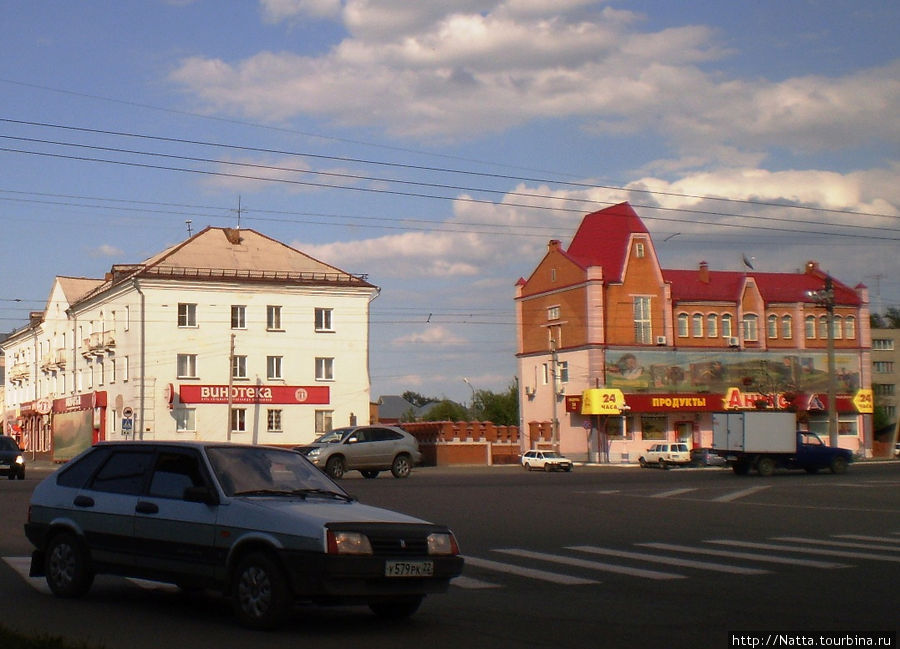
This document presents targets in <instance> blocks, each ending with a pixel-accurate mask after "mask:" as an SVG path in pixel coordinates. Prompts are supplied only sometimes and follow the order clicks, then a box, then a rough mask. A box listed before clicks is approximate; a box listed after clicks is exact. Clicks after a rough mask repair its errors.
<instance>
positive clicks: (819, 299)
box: [808, 275, 838, 446]
mask: <svg viewBox="0 0 900 649" xmlns="http://www.w3.org/2000/svg"><path fill="white" fill-rule="evenodd" d="M808 295H809V296H810V297H811V298H812V299H813V300H814V301H815V302H816V303H817V304H818V305H819V306H821V307H824V309H825V312H826V313H827V314H828V317H827V319H826V323H827V325H826V326H827V327H828V337H827V340H828V348H827V350H828V351H827V353H828V444H829V445H831V446H837V445H838V412H837V387H836V382H835V381H836V376H835V361H834V282H833V281H832V279H831V275H825V288H824V289H823V290H821V291H809V293H808Z"/></svg>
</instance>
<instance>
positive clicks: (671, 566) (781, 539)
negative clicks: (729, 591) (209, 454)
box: [3, 532, 900, 595]
mask: <svg viewBox="0 0 900 649" xmlns="http://www.w3.org/2000/svg"><path fill="white" fill-rule="evenodd" d="M489 552H490V553H491V554H490V555H489V556H490V558H488V557H480V556H468V555H467V556H466V557H465V560H466V569H465V573H464V574H463V575H462V576H460V577H458V578H456V579H454V580H453V582H452V586H453V587H454V588H459V589H465V590H479V589H490V588H509V587H514V586H513V580H516V579H524V580H531V581H534V582H541V583H550V584H555V585H558V586H595V585H598V584H602V583H603V582H602V579H603V575H604V574H606V575H616V576H618V577H626V578H634V579H647V580H655V581H667V580H679V579H689V578H691V577H696V576H700V575H703V574H704V573H719V574H723V573H724V574H731V575H745V576H757V575H766V574H771V573H773V572H775V571H777V570H778V568H779V566H781V567H783V568H784V567H786V566H791V567H801V568H814V569H820V570H835V569H842V568H843V569H846V568H852V567H854V566H855V565H858V564H859V563H860V562H870V561H876V562H884V563H888V564H891V563H900V532H894V533H891V534H887V535H882V536H872V535H864V534H834V535H831V536H829V537H827V538H810V537H801V536H774V537H770V538H768V539H765V540H761V541H750V540H743V539H727V538H712V539H704V540H702V541H700V542H698V543H696V544H694V545H685V544H680V543H665V542H658V541H652V542H650V541H647V542H638V543H634V544H632V546H631V547H630V548H628V549H623V548H620V547H606V546H601V545H567V546H564V547H562V548H560V549H559V551H557V552H542V551H537V550H533V549H528V548H515V547H500V548H492V549H491V550H490V551H489ZM3 561H4V562H5V563H6V564H7V565H8V566H9V567H10V568H12V569H13V570H14V571H15V572H16V573H18V574H19V576H20V577H21V578H22V579H23V580H24V581H25V582H26V583H28V584H29V585H30V586H31V587H32V588H34V589H35V590H37V591H39V592H41V593H44V594H47V595H49V594H50V589H49V588H48V587H47V584H46V581H45V580H44V579H43V578H42V577H38V578H35V577H29V576H28V571H29V567H30V565H31V559H30V557H3ZM650 566H652V567H650ZM785 569H786V568H785ZM566 570H569V572H566ZM126 581H127V582H128V583H130V584H132V585H134V586H135V587H139V588H142V589H149V590H163V591H177V588H176V587H175V586H173V585H171V584H163V583H158V582H153V581H147V580H142V579H130V578H129V579H127V580H126Z"/></svg>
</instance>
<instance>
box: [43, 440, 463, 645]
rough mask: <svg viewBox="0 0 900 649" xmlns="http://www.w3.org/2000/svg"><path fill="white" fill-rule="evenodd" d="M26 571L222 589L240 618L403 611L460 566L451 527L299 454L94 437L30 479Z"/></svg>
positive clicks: (59, 579) (55, 580) (76, 584)
mask: <svg viewBox="0 0 900 649" xmlns="http://www.w3.org/2000/svg"><path fill="white" fill-rule="evenodd" d="M25 534H26V536H27V537H28V540H29V541H31V543H32V544H33V545H34V547H35V550H34V552H33V553H32V557H31V576H33V577H38V576H45V577H46V579H47V585H48V586H49V587H50V590H51V591H53V593H54V594H55V595H57V596H58V597H78V596H80V595H83V594H84V593H86V592H87V591H88V589H89V588H90V587H91V584H92V582H93V580H94V575H99V574H114V575H122V576H126V577H139V578H143V579H152V580H155V581H164V582H171V583H174V584H177V585H179V586H181V587H182V588H185V589H188V590H200V589H204V588H212V589H217V590H219V591H221V592H223V593H224V594H225V595H227V596H229V597H230V598H231V601H232V604H233V608H234V612H235V615H236V616H237V618H238V619H239V620H240V621H241V622H242V623H244V624H245V625H247V626H250V627H253V628H270V627H273V626H276V625H277V624H278V623H279V622H281V621H282V620H283V619H284V618H285V617H286V616H287V615H288V614H289V613H290V612H291V609H292V606H293V604H294V602H295V601H305V602H318V603H323V604H342V603H343V604H359V603H364V604H368V606H369V608H370V609H372V611H373V612H374V613H376V614H377V615H379V616H383V617H388V618H403V617H407V616H409V615H412V614H413V613H414V612H415V611H416V609H417V608H418V606H419V604H420V603H421V601H422V599H423V598H424V597H425V595H426V594H429V593H440V592H444V591H446V590H447V587H448V586H449V582H450V580H451V579H452V578H453V577H456V576H458V575H459V574H460V573H461V572H462V568H463V559H462V557H460V556H459V547H458V545H457V543H456V539H455V537H454V536H453V533H452V532H451V531H450V530H449V529H448V528H446V527H444V526H442V525H433V524H431V523H427V522H425V521H423V520H420V519H418V518H413V517H411V516H407V515H405V514H400V513H397V512H392V511H389V510H386V509H378V508H375V507H370V506H367V505H363V504H361V503H359V502H357V501H356V500H355V499H353V498H352V497H350V496H349V495H347V493H346V492H345V491H344V490H343V489H341V488H340V487H339V486H338V485H337V484H335V483H334V482H333V481H331V480H330V479H329V478H328V476H326V475H325V474H323V473H322V472H321V471H319V470H318V469H317V468H316V467H314V466H313V465H312V464H310V463H309V462H308V461H307V460H306V458H304V457H303V456H302V455H300V454H299V453H295V452H294V451H291V450H289V449H279V448H272V447H266V446H248V445H241V444H224V443H215V442H115V443H109V442H103V443H100V444H97V445H96V446H93V447H92V448H90V449H88V450H87V451H85V452H84V453H82V454H81V455H79V456H78V457H77V458H75V459H73V460H71V461H70V462H69V463H68V464H66V465H65V466H64V467H63V468H61V469H60V470H59V471H57V472H55V473H54V474H52V475H50V476H48V477H47V478H45V479H44V480H43V481H41V482H40V484H38V486H37V487H36V488H35V490H34V492H33V494H32V496H31V503H30V507H29V508H28V520H27V522H26V524H25Z"/></svg>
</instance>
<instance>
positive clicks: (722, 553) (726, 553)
mask: <svg viewBox="0 0 900 649" xmlns="http://www.w3.org/2000/svg"><path fill="white" fill-rule="evenodd" d="M637 545H640V546H642V547H646V548H654V549H657V550H671V551H672V552H688V553H692V554H704V555H708V556H711V557H730V558H732V559H750V560H751V561H761V562H763V563H786V564H788V565H792V566H806V567H807V568H849V567H850V566H849V565H847V564H845V563H833V562H831V561H817V560H816V559H797V558H795V557H782V556H778V555H774V554H753V553H751V552H735V551H733V550H713V549H712V548H697V547H693V546H690V545H676V544H674V543H637Z"/></svg>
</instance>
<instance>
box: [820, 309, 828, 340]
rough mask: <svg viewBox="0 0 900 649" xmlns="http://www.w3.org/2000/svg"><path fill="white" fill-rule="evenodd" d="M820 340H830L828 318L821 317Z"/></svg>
mask: <svg viewBox="0 0 900 649" xmlns="http://www.w3.org/2000/svg"><path fill="white" fill-rule="evenodd" d="M819 338H822V339H823V340H827V339H828V316H824V315H822V316H819Z"/></svg>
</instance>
